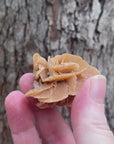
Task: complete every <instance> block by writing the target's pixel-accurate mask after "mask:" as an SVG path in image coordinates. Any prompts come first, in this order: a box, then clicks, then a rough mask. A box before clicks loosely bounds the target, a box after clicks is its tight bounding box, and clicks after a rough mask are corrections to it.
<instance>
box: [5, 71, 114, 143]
mask: <svg viewBox="0 0 114 144" xmlns="http://www.w3.org/2000/svg"><path fill="white" fill-rule="evenodd" d="M20 88H21V92H20V91H14V92H11V93H10V94H9V95H8V96H7V98H6V100H5V107H6V112H7V117H8V122H9V126H10V129H11V133H12V137H13V141H14V144H41V140H40V137H39V136H38V133H37V130H36V127H37V129H38V131H39V133H40V136H41V138H42V141H43V144H114V136H113V134H112V132H111V131H110V129H109V127H108V125H107V120H106V117H105V114H104V104H103V103H104V97H105V89H106V79H105V78H104V77H103V76H94V77H91V78H89V79H88V80H87V81H86V82H85V83H84V85H83V86H82V89H81V90H80V92H79V93H78V95H77V96H76V97H75V99H74V101H73V104H72V108H71V123H72V128H73V132H72V131H71V129H70V127H69V125H68V124H67V123H66V122H65V120H64V119H63V117H62V116H61V114H60V112H59V111H58V110H57V108H55V107H54V108H50V109H44V110H40V109H38V108H37V110H36V109H35V108H33V109H31V108H30V105H29V103H28V101H27V99H26V98H25V97H24V93H26V92H27V91H28V90H29V89H32V88H33V76H32V74H31V73H28V74H25V75H23V76H22V78H21V79H20ZM34 119H35V120H34ZM34 121H35V123H36V127H35V125H34Z"/></svg>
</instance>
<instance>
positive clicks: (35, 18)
mask: <svg viewBox="0 0 114 144" xmlns="http://www.w3.org/2000/svg"><path fill="white" fill-rule="evenodd" d="M36 52H38V53H39V54H40V55H42V56H44V57H47V56H48V55H50V56H55V55H57V54H62V53H72V54H76V55H79V56H81V57H83V58H84V59H85V60H86V61H87V62H88V63H89V64H91V65H93V66H95V67H97V68H98V69H99V70H100V71H101V73H102V74H103V75H105V76H106V77H107V92H106V116H107V119H108V122H109V124H110V127H111V129H112V131H113V132H114V90H113V89H114V0H0V144H12V140H11V135H10V130H9V128H8V123H7V119H6V112H5V108H4V100H5V97H6V95H7V94H8V93H9V92H11V91H12V90H14V89H19V86H18V81H19V78H20V77H21V75H22V74H24V73H26V72H32V56H33V54H34V53H36ZM61 112H62V114H63V116H64V118H65V119H66V121H68V122H69V123H70V120H69V115H68V113H67V110H66V108H65V107H63V108H62V109H61Z"/></svg>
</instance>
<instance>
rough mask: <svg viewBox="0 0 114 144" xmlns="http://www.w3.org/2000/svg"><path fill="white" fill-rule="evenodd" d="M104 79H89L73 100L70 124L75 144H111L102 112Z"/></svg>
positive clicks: (96, 77)
mask: <svg viewBox="0 0 114 144" xmlns="http://www.w3.org/2000/svg"><path fill="white" fill-rule="evenodd" d="M105 90H106V79H105V77H104V76H102V75H97V76H94V77H91V78H89V79H88V80H87V81H86V82H85V83H84V85H83V87H82V89H81V90H80V92H79V94H78V95H77V96H76V98H75V99H74V102H73V105H72V109H71V122H72V127H73V132H74V137H75V140H76V142H77V144H96V143H97V144H113V143H114V137H113V134H112V132H111V131H110V129H109V127H108V124H107V120H106V117H105V112H104V98H105Z"/></svg>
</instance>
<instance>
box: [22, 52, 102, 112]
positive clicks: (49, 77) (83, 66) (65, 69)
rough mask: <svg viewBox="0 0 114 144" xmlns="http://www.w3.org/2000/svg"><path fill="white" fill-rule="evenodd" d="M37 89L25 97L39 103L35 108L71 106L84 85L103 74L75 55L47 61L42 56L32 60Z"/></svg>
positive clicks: (66, 55) (64, 55) (60, 56)
mask: <svg viewBox="0 0 114 144" xmlns="http://www.w3.org/2000/svg"><path fill="white" fill-rule="evenodd" d="M33 67H34V69H33V75H34V79H35V80H34V89H32V90H30V91H28V92H27V93H26V94H25V96H27V97H33V98H35V99H37V100H38V103H37V104H36V105H37V106H38V107H39V108H41V109H44V108H48V107H53V106H54V105H59V106H63V105H66V106H71V104H72V102H73V99H74V97H75V96H76V95H77V93H78V91H79V90H80V88H81V86H82V85H83V83H84V81H85V80H86V79H88V78H89V77H91V76H94V75H99V74H100V72H99V71H98V70H97V69H96V68H95V67H93V66H90V65H89V64H88V63H87V62H86V61H84V60H83V59H82V58H81V57H79V56H76V55H72V54H62V55H57V56H55V57H53V58H50V57H48V60H47V61H46V60H45V59H44V58H43V57H41V56H40V55H39V54H34V56H33Z"/></svg>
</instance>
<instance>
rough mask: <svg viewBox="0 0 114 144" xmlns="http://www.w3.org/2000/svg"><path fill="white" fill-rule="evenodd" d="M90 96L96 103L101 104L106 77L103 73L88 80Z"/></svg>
mask: <svg viewBox="0 0 114 144" xmlns="http://www.w3.org/2000/svg"><path fill="white" fill-rule="evenodd" d="M90 84H91V86H90V97H91V98H92V99H93V100H94V101H95V102H97V103H99V104H103V103H104V98H105V91H106V78H105V77H104V76H103V75H96V76H94V77H92V79H91V81H90Z"/></svg>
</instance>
